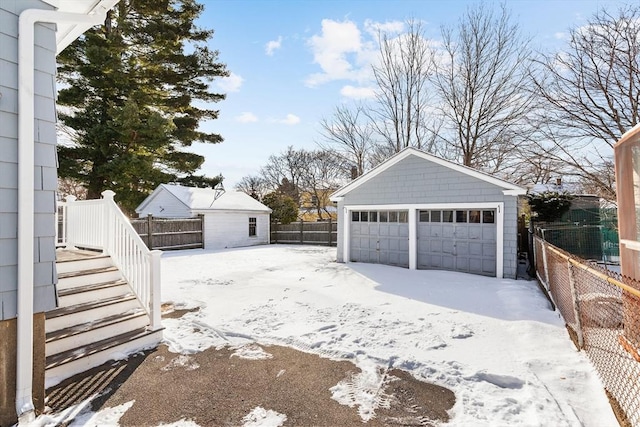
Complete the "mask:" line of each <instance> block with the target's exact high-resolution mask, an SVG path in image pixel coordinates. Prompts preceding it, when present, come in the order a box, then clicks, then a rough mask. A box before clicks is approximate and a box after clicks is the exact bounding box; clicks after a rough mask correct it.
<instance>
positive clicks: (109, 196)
mask: <svg viewBox="0 0 640 427" xmlns="http://www.w3.org/2000/svg"><path fill="white" fill-rule="evenodd" d="M100 194H102V199H103V200H104V209H103V210H102V212H103V213H102V215H103V227H104V230H103V231H104V233H103V235H102V253H104V254H110V251H111V243H112V242H113V233H115V232H116V230H114V229H113V226H114V224H113V223H114V221H112V220H111V212H112V210H111V206H110V204H115V203H116V202H115V201H114V200H113V198H114V196H115V195H116V193H114V192H113V191H111V190H104V191H103V192H102V193H100Z"/></svg>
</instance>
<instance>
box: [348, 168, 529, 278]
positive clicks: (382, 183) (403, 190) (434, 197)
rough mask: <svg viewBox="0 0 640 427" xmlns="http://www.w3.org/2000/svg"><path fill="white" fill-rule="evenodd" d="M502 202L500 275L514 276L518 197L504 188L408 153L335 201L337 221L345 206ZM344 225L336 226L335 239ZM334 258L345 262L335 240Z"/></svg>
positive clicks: (515, 267)
mask: <svg viewBox="0 0 640 427" xmlns="http://www.w3.org/2000/svg"><path fill="white" fill-rule="evenodd" d="M494 202H495V203H501V202H502V203H504V224H505V226H504V253H503V275H504V277H515V275H516V269H517V233H518V231H517V197H516V196H505V195H504V194H503V188H500V187H498V186H497V185H493V184H491V183H488V182H485V181H482V180H480V179H478V178H474V177H472V176H469V175H467V174H464V173H462V172H458V171H455V170H452V169H450V168H447V167H445V166H442V165H439V164H436V163H433V162H430V161H428V160H425V159H422V158H420V157H417V156H408V157H407V158H405V159H403V160H402V161H401V162H400V163H398V164H395V165H393V166H391V167H390V168H389V169H387V170H386V171H384V172H382V173H380V174H379V175H378V176H376V177H374V178H372V179H371V180H369V181H367V182H365V183H363V184H362V185H360V186H359V187H356V188H354V189H353V190H352V191H350V192H349V193H347V194H346V195H345V196H344V198H343V200H342V201H340V202H339V203H338V223H339V224H345V221H347V222H348V221H350V218H346V217H345V216H344V207H345V206H352V207H353V206H367V205H393V204H396V205H429V204H452V203H464V204H472V203H494ZM343 241H344V227H342V226H340V227H338V242H343ZM337 259H338V261H340V262H344V261H345V260H344V247H343V245H342V244H340V243H339V244H338V253H337Z"/></svg>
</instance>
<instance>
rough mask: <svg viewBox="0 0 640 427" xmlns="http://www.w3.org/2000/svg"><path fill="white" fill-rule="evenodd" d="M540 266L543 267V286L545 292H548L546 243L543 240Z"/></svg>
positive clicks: (549, 287)
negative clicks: (545, 289)
mask: <svg viewBox="0 0 640 427" xmlns="http://www.w3.org/2000/svg"><path fill="white" fill-rule="evenodd" d="M542 265H543V266H544V281H545V283H544V286H545V288H547V290H550V289H551V286H550V284H549V267H548V266H547V242H546V241H545V240H542Z"/></svg>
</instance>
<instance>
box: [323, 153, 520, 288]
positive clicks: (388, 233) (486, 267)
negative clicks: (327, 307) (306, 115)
mask: <svg viewBox="0 0 640 427" xmlns="http://www.w3.org/2000/svg"><path fill="white" fill-rule="evenodd" d="M525 193H526V190H525V189H524V188H521V187H519V186H517V185H514V184H511V183H509V182H506V181H503V180H501V179H498V178H495V177H493V176H490V175H487V174H484V173H482V172H479V171H476V170H474V169H470V168H468V167H465V166H461V165H458V164H455V163H451V162H449V161H446V160H443V159H441V158H438V157H436V156H433V155H431V154H428V153H425V152H423V151H420V150H417V149H415V148H405V149H404V150H402V151H401V152H399V153H398V154H396V155H395V156H393V157H391V158H390V159H388V160H387V161H385V162H384V163H382V164H380V165H379V166H378V167H376V168H375V169H373V170H371V171H370V172H368V173H366V174H364V175H362V176H361V177H359V178H358V179H356V180H354V181H352V182H351V183H349V184H348V185H346V186H344V187H343V188H341V189H340V190H338V191H336V192H335V193H334V194H333V195H332V196H331V200H332V201H334V202H338V261H339V262H367V263H377V264H387V265H395V266H400V267H406V268H410V269H442V270H453V271H461V272H467V273H474V274H482V275H486V276H495V277H515V276H516V268H517V255H518V254H517V201H518V196H519V195H523V194H525Z"/></svg>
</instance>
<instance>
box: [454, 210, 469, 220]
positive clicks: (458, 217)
mask: <svg viewBox="0 0 640 427" xmlns="http://www.w3.org/2000/svg"><path fill="white" fill-rule="evenodd" d="M456 222H467V211H456Z"/></svg>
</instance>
